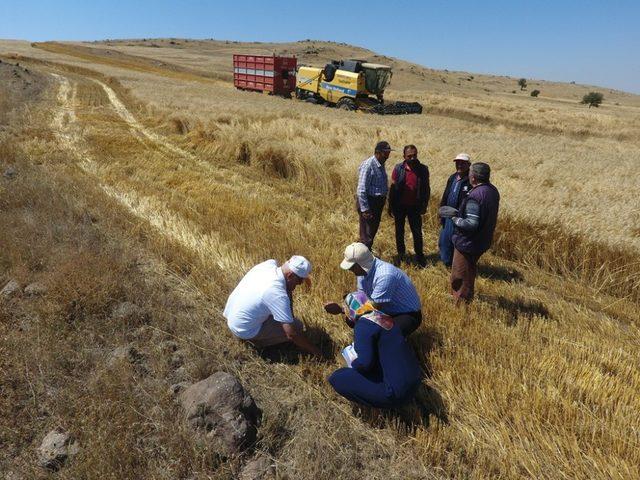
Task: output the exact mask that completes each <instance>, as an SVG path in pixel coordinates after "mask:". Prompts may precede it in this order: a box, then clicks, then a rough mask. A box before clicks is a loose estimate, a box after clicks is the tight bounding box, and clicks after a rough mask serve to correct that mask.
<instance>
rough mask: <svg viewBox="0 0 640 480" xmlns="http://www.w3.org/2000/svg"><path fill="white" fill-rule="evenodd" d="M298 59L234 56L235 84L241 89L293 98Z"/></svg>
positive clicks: (272, 56)
mask: <svg viewBox="0 0 640 480" xmlns="http://www.w3.org/2000/svg"><path fill="white" fill-rule="evenodd" d="M296 67H297V59H296V58H295V57H278V56H276V55H271V56H268V55H238V54H235V55H234V56H233V85H234V86H235V87H236V88H237V89H239V90H253V91H256V92H263V93H268V94H270V95H280V96H283V97H286V98H291V93H292V92H293V90H294V88H295V85H296Z"/></svg>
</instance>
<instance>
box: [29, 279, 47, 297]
mask: <svg viewBox="0 0 640 480" xmlns="http://www.w3.org/2000/svg"><path fill="white" fill-rule="evenodd" d="M45 293H47V287H46V286H45V285H43V284H42V283H39V282H34V283H30V284H29V285H27V286H26V287H24V294H25V295H27V296H29V297H32V296H33V297H35V296H40V295H44V294H45Z"/></svg>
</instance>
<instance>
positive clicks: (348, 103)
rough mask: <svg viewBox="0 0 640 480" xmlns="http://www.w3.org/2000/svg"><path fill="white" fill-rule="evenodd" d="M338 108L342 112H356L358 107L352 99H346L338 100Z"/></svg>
mask: <svg viewBox="0 0 640 480" xmlns="http://www.w3.org/2000/svg"><path fill="white" fill-rule="evenodd" d="M336 108H339V109H340V110H356V109H357V108H358V106H357V105H356V102H354V101H353V99H352V98H348V97H345V98H341V99H340V100H338V103H336Z"/></svg>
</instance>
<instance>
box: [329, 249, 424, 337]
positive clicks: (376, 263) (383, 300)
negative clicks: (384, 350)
mask: <svg viewBox="0 0 640 480" xmlns="http://www.w3.org/2000/svg"><path fill="white" fill-rule="evenodd" d="M340 267H341V268H342V269H344V270H349V271H350V272H351V273H353V274H354V275H355V276H356V282H357V288H358V290H361V291H363V292H364V293H365V294H366V295H367V297H368V298H369V299H370V300H371V302H372V304H373V306H374V307H375V308H376V309H377V310H380V311H381V312H383V313H385V314H387V315H389V316H391V317H392V318H393V320H394V322H395V323H396V324H397V325H398V326H399V327H400V331H401V332H402V334H403V335H405V336H407V335H409V334H410V333H412V332H413V331H415V330H416V328H418V326H419V325H420V323H422V310H421V308H422V307H421V304H420V297H419V296H418V292H417V290H416V287H415V285H414V284H413V282H412V281H411V279H410V278H409V276H408V275H407V274H406V273H405V272H403V271H402V270H400V269H399V268H398V267H396V266H394V265H392V264H390V263H387V262H385V261H382V260H380V259H379V258H376V257H375V256H374V255H373V253H371V250H369V249H368V248H367V246H366V245H364V244H363V243H359V242H356V243H352V244H351V245H349V246H347V248H346V249H345V251H344V260H343V261H342V263H341V264H340ZM325 310H326V311H327V312H328V313H331V314H333V315H339V314H341V313H343V311H342V308H341V307H340V305H339V304H337V303H327V304H326V305H325Z"/></svg>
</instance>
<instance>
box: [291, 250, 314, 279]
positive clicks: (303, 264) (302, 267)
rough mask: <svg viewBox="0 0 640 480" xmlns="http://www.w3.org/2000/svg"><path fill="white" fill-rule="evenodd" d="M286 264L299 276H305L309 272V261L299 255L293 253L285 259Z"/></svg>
mask: <svg viewBox="0 0 640 480" xmlns="http://www.w3.org/2000/svg"><path fill="white" fill-rule="evenodd" d="M287 266H288V267H289V270H291V271H292V272H293V273H295V274H296V275H297V276H298V277H300V278H307V277H308V276H309V274H310V273H311V262H310V261H309V260H307V259H306V258H304V257H303V256H301V255H294V256H293V257H291V258H290V259H289V260H287Z"/></svg>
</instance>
